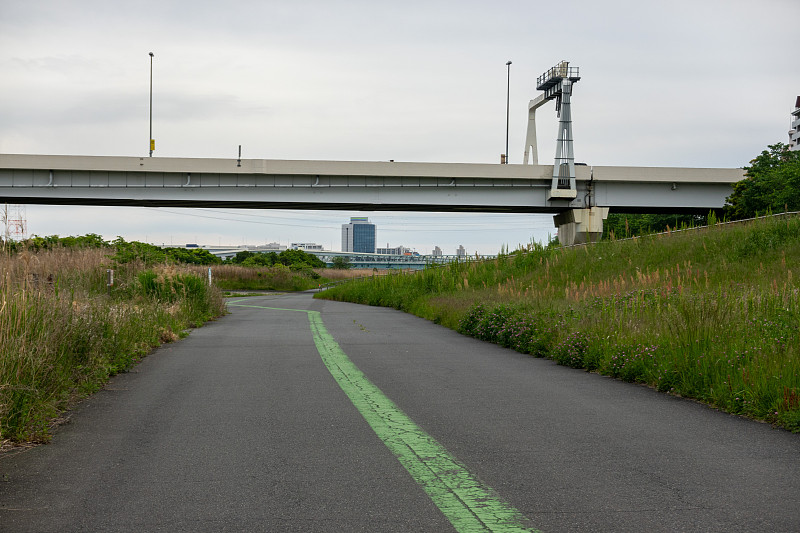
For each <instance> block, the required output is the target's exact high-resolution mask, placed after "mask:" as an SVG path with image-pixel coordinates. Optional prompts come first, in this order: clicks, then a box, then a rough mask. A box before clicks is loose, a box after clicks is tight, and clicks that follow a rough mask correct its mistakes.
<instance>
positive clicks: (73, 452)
mask: <svg viewBox="0 0 800 533" xmlns="http://www.w3.org/2000/svg"><path fill="white" fill-rule="evenodd" d="M230 310H231V314H230V315H228V316H226V317H224V318H222V319H220V320H218V321H216V322H213V323H210V324H208V325H206V326H205V327H203V328H200V329H197V330H194V331H193V332H192V334H191V335H190V336H189V337H188V338H187V339H185V340H183V341H180V342H178V343H175V344H172V345H168V346H165V347H163V348H161V349H159V350H157V351H156V352H155V353H154V354H152V355H150V356H149V357H148V358H146V359H145V360H144V361H143V362H142V363H141V364H140V365H138V366H137V367H136V369H135V370H134V371H133V372H131V373H128V374H124V375H121V376H117V377H116V378H114V379H113V380H112V381H111V383H110V384H109V386H108V387H107V388H106V389H105V390H104V391H101V392H100V393H98V394H97V395H95V396H93V397H92V398H90V399H89V400H87V401H85V402H84V403H82V404H81V405H80V406H79V407H78V408H77V409H76V410H75V411H74V412H73V413H72V414H71V422H70V423H68V424H66V425H64V426H63V427H61V428H60V429H59V430H58V431H57V433H56V436H55V438H54V439H53V442H52V443H50V444H48V445H46V446H40V447H38V448H34V449H32V450H29V451H27V452H24V453H17V454H11V455H6V456H4V457H0V475H1V476H2V478H0V531H435V532H438V531H534V530H542V531H602V530H606V531H644V530H650V531H731V530H756V531H796V530H798V528H800V526H798V524H800V437H799V436H798V435H792V434H789V433H786V432H784V431H780V430H775V429H772V428H770V427H769V426H767V425H765V424H759V423H755V422H752V421H748V420H744V419H741V418H738V417H733V416H729V415H725V414H723V413H719V412H716V411H714V410H711V409H708V408H706V407H704V406H702V405H699V404H696V403H694V402H690V401H686V400H681V399H677V398H672V397H669V396H666V395H663V394H659V393H657V392H654V391H652V390H650V389H647V388H644V387H640V386H637V385H631V384H626V383H621V382H617V381H614V380H610V379H608V378H604V377H601V376H597V375H593V374H588V373H586V372H581V371H576V370H572V369H568V368H564V367H559V366H557V365H555V364H553V363H551V362H549V361H545V360H538V359H534V358H531V357H530V356H526V355H522V354H517V353H516V352H513V351H511V350H506V349H503V348H500V347H497V346H493V345H490V344H487V343H483V342H480V341H476V340H474V339H469V338H466V337H463V336H461V335H458V334H456V333H454V332H452V331H449V330H447V329H444V328H441V327H439V326H436V325H434V324H431V323H429V322H427V321H424V320H421V319H418V318H416V317H413V316H410V315H406V314H404V313H400V312H398V311H394V310H390V309H383V308H372V307H366V306H358V305H353V304H345V303H338V302H327V301H323V300H312V299H311V295H310V294H293V295H281V296H263V297H252V298H246V299H245V298H242V299H238V300H236V299H234V300H233V301H232V303H231V304H230Z"/></svg>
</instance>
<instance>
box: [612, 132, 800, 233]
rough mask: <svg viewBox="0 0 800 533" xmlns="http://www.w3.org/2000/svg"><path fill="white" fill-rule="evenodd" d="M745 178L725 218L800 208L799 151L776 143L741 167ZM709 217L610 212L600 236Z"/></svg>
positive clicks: (685, 224) (700, 221) (692, 223)
mask: <svg viewBox="0 0 800 533" xmlns="http://www.w3.org/2000/svg"><path fill="white" fill-rule="evenodd" d="M744 170H745V179H743V180H742V181H740V182H739V183H737V184H735V185H734V188H733V194H731V196H730V197H728V199H727V202H726V203H725V209H724V216H725V218H726V219H728V220H741V219H746V218H753V217H757V216H759V215H764V214H767V213H784V212H797V211H800V151H792V150H789V147H788V146H786V145H784V144H782V143H777V144H773V145H770V146H768V147H767V150H764V151H763V152H761V154H760V155H759V156H758V157H756V158H755V159H753V160H752V161H750V166H747V167H744ZM707 223H708V217H706V216H699V215H661V214H624V213H611V214H609V215H608V220H606V221H605V222H604V223H603V238H614V237H616V238H625V237H632V236H635V235H647V234H650V233H658V232H662V231H669V230H671V229H672V230H674V229H678V228H687V227H696V226H704V225H706V224H707Z"/></svg>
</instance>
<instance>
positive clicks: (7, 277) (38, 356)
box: [0, 248, 224, 442]
mask: <svg viewBox="0 0 800 533" xmlns="http://www.w3.org/2000/svg"><path fill="white" fill-rule="evenodd" d="M111 254H113V250H112V249H100V248H94V249H92V248H55V249H52V250H40V251H38V252H35V251H31V250H25V251H22V252H20V253H17V254H14V255H5V254H0V275H1V276H2V277H1V278H0V442H2V441H5V440H8V439H10V440H14V441H44V440H47V439H48V438H49V433H50V426H51V423H52V421H53V419H54V417H56V416H57V415H58V414H59V413H60V412H61V411H63V410H64V409H65V408H67V407H68V406H69V405H71V403H72V402H73V401H74V400H75V399H77V398H80V397H83V396H85V395H87V394H89V393H91V392H93V391H96V390H97V389H99V388H100V387H101V386H102V385H103V383H104V382H105V381H106V380H107V379H108V377H109V376H110V375H113V374H115V373H118V372H123V371H125V370H127V369H129V368H130V367H131V365H133V364H134V363H135V362H136V361H137V360H138V359H140V358H141V357H143V356H144V355H145V354H147V353H148V352H149V351H150V350H151V349H152V348H153V347H155V346H158V345H159V344H160V343H162V342H170V341H173V340H175V339H177V338H178V337H179V336H181V335H182V334H183V332H184V330H186V329H187V328H188V327H194V326H198V325H200V324H202V323H203V322H204V321H206V320H209V319H211V318H213V317H215V316H218V315H220V314H221V313H222V312H223V311H224V302H223V299H222V297H221V294H220V292H219V290H218V289H216V288H214V287H208V286H206V285H205V283H204V280H203V278H199V277H197V276H196V275H194V274H192V273H190V272H187V271H185V270H183V269H179V268H177V267H155V268H151V269H145V268H144V267H143V265H142V264H140V263H136V262H133V263H128V264H124V265H115V264H112V263H111V261H110V259H109V256H110V255H111ZM112 267H113V268H114V270H115V285H114V286H113V287H111V288H110V289H109V288H108V287H107V286H106V269H108V268H112Z"/></svg>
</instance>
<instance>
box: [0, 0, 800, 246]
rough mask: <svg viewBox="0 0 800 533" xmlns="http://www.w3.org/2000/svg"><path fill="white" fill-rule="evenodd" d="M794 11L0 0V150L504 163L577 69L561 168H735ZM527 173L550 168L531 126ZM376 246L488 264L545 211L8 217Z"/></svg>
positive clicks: (762, 109)
mask: <svg viewBox="0 0 800 533" xmlns="http://www.w3.org/2000/svg"><path fill="white" fill-rule="evenodd" d="M798 20H800V2H798V1H797V0H759V1H757V2H756V1H753V0H747V1H739V0H726V1H722V0H720V1H712V0H693V1H685V0H673V1H671V2H646V1H644V2H643V1H641V0H639V1H609V2H604V1H598V0H594V1H584V0H564V1H561V2H551V1H547V2H543V1H542V2H540V1H532V0H525V1H502V0H495V1H493V2H486V1H483V2H477V1H470V0H466V1H458V2H456V1H437V0H425V1H416V0H411V1H405V2H397V1H394V2H383V1H379V0H370V1H335V0H326V1H321V0H293V1H291V2H289V1H286V0H283V1H280V2H277V1H272V0H262V1H236V0H231V1H228V2H224V3H223V2H218V1H216V2H211V1H206V0H192V1H188V0H187V1H169V0H159V1H150V0H139V1H136V2H124V3H122V2H109V1H107V0H105V1H88V0H72V1H69V2H64V1H56V0H53V1H39V0H28V1H26V2H19V1H13V2H12V1H11V0H0V52H1V53H0V95H1V96H2V97H1V98H0V152H2V153H35V154H70V155H72V154H75V155H79V154H80V155H83V154H87V155H126V156H142V155H146V154H147V150H148V104H149V80H150V78H149V76H150V57H149V55H148V53H149V52H151V51H152V52H153V53H154V54H155V61H154V67H153V77H154V81H153V93H154V95H153V136H154V137H155V139H156V143H157V146H156V148H157V149H156V152H155V154H154V155H155V156H157V157H231V158H234V157H236V153H237V147H238V145H240V144H241V145H242V146H243V148H242V150H243V157H246V158H269V159H326V160H388V159H394V160H396V161H431V162H473V163H494V162H498V161H499V157H500V153H502V152H503V151H504V148H505V126H506V124H505V118H506V117H505V107H506V65H505V63H506V61H508V60H511V61H513V64H512V65H511V82H510V94H511V99H510V101H511V103H510V106H511V120H510V150H509V151H510V162H511V163H521V161H522V154H523V145H524V141H525V128H526V122H527V102H528V100H530V99H532V98H534V97H536V96H537V92H536V90H535V81H536V77H537V76H538V75H540V74H541V73H542V72H543V71H545V70H547V69H548V68H549V67H551V66H553V65H554V64H556V63H557V62H558V61H560V60H562V59H565V60H569V61H570V62H571V64H572V65H574V66H578V67H580V69H581V76H582V79H581V81H580V82H579V83H578V84H577V85H576V87H575V90H574V94H573V99H572V102H573V105H572V108H573V129H574V136H575V155H576V158H577V160H578V161H581V162H586V163H588V164H591V165H642V166H697V167H741V166H743V165H746V164H747V162H748V161H749V160H750V159H752V158H753V157H755V156H756V155H758V153H760V151H761V150H763V149H764V148H765V147H766V146H767V145H768V144H773V143H775V142H778V141H781V142H786V140H787V134H786V132H787V131H788V128H789V112H790V111H791V110H792V109H793V105H794V101H795V98H796V96H797V95H798V94H800V67H798V61H797V46H798V37H797V36H798V33H797V32H798V30H797V21H798ZM538 115H539V117H538V118H539V120H537V122H538V136H539V150H540V162H542V163H547V162H549V161H551V160H552V158H553V155H554V153H555V141H554V139H555V133H556V117H555V111H554V109H553V106H552V105H549V106H545V107H544V108H542V110H540V111H539V113H538ZM351 215H353V216H364V215H367V216H370V218H371V220H372V221H374V222H376V223H377V224H378V242H379V243H380V244H381V245H382V244H385V243H389V244H391V245H392V246H396V245H400V244H402V245H405V246H410V247H415V248H416V249H417V250H418V251H420V252H422V253H427V252H430V250H431V249H432V248H433V246H434V245H439V246H441V247H442V249H443V250H444V251H445V253H453V252H454V250H455V248H456V247H457V246H458V245H459V244H463V245H464V246H465V248H467V250H468V251H469V252H470V253H472V252H475V251H478V252H481V253H496V252H497V251H498V250H499V248H500V246H501V245H502V244H508V245H511V246H512V247H515V246H516V245H517V244H518V243H527V242H529V241H530V240H531V239H535V240H543V239H545V240H546V239H547V235H548V233H554V230H553V228H552V218H551V217H549V216H543V215H491V214H490V215H469V216H464V215H461V216H457V215H445V214H434V215H423V214H414V213H358V212H325V211H311V212H309V211H305V212H301V211H244V210H186V209H146V208H97V207H94V208H89V207H52V206H28V208H27V218H28V231H29V233H36V234H39V235H51V234H59V235H78V234H85V233H90V232H91V233H100V234H102V235H104V236H105V237H107V238H109V239H111V238H114V237H115V236H117V235H121V236H123V237H125V238H126V239H129V240H134V239H135V240H147V241H150V242H155V243H173V244H183V243H186V242H199V243H207V244H219V243H222V244H226V243H227V244H242V243H247V244H258V243H263V242H265V241H266V242H271V241H279V242H282V243H284V244H286V243H288V242H289V241H292V242H294V241H313V242H318V243H320V244H323V245H325V246H326V247H331V246H332V247H333V248H335V249H338V248H339V246H340V244H341V243H340V226H341V224H342V223H345V222H347V221H348V217H349V216H351Z"/></svg>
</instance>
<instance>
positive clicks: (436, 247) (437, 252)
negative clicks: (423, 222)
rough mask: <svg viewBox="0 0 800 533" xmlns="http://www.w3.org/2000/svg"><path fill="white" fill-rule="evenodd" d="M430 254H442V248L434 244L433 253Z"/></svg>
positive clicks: (439, 255)
mask: <svg viewBox="0 0 800 533" xmlns="http://www.w3.org/2000/svg"><path fill="white" fill-rule="evenodd" d="M431 255H432V256H434V257H441V256H442V255H443V254H442V249H441V248H439V247H438V246H434V247H433V253H432V254H431Z"/></svg>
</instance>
